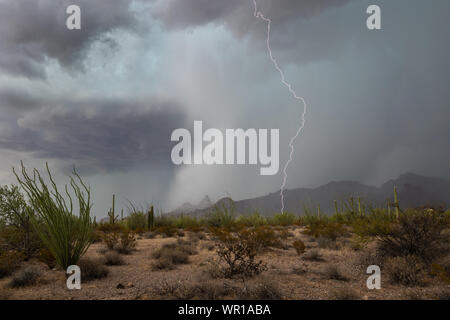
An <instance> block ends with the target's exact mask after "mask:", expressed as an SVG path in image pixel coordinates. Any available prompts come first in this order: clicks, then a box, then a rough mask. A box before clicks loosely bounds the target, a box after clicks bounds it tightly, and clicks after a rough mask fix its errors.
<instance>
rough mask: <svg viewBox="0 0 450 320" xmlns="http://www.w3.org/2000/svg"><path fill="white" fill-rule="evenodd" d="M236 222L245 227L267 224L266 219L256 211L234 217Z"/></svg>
mask: <svg viewBox="0 0 450 320" xmlns="http://www.w3.org/2000/svg"><path fill="white" fill-rule="evenodd" d="M236 223H238V224H240V225H243V226H246V227H259V226H264V225H266V224H267V219H266V218H264V217H263V216H261V215H260V214H259V213H258V212H255V213H252V214H251V215H242V216H240V217H239V218H237V219H236Z"/></svg>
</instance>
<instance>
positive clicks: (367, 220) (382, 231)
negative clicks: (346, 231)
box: [351, 211, 395, 237]
mask: <svg viewBox="0 0 450 320" xmlns="http://www.w3.org/2000/svg"><path fill="white" fill-rule="evenodd" d="M394 223H395V216H394V215H392V214H391V215H389V214H388V213H386V212H384V211H375V213H373V214H371V215H369V216H366V217H359V218H358V219H354V220H353V221H352V223H351V227H352V230H353V232H354V233H355V234H357V235H359V236H361V237H375V236H383V235H387V234H389V232H390V231H391V229H392V226H393V225H394Z"/></svg>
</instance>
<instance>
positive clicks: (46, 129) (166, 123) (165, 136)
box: [0, 99, 185, 172]
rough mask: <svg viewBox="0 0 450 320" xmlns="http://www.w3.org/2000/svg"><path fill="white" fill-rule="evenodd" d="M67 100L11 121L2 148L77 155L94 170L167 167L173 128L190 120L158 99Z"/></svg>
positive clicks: (52, 156)
mask: <svg viewBox="0 0 450 320" xmlns="http://www.w3.org/2000/svg"><path fill="white" fill-rule="evenodd" d="M75 105H77V106H78V108H75ZM145 105H148V104H145ZM65 106H69V107H68V108H66V107H65V108H64V109H59V108H54V109H53V110H48V109H47V108H43V109H42V110H40V111H38V112H37V113H32V114H28V115H27V116H26V117H24V118H21V119H19V120H18V121H17V122H16V123H14V124H13V125H9V130H7V132H6V133H4V134H3V136H0V148H2V149H8V150H14V151H24V152H32V153H33V154H34V155H35V156H37V157H40V158H50V159H58V160H66V163H67V161H68V162H71V161H76V162H77V166H82V167H83V166H85V167H90V168H91V169H93V170H92V171H95V170H96V169H97V170H100V171H107V172H108V171H117V170H119V171H121V170H129V169H130V168H132V167H136V166H146V165H151V166H156V167H160V166H164V167H167V166H168V165H170V163H171V162H170V151H171V141H170V135H171V132H172V131H173V130H174V129H176V128H179V127H183V125H185V123H184V120H185V117H184V114H183V113H181V112H179V111H177V110H178V108H176V106H174V105H172V104H170V103H165V102H154V103H153V105H152V110H150V111H144V110H143V108H142V106H143V104H142V103H141V102H130V101H116V100H115V101H98V100H95V99H94V100H91V101H83V102H78V101H76V102H65ZM9 123H11V121H9ZM3 125H7V124H3Z"/></svg>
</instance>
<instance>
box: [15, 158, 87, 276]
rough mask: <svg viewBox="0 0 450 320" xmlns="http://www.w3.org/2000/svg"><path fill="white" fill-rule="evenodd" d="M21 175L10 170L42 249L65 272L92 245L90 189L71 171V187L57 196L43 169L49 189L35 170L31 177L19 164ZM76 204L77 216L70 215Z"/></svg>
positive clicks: (49, 176) (54, 185)
mask: <svg viewBox="0 0 450 320" xmlns="http://www.w3.org/2000/svg"><path fill="white" fill-rule="evenodd" d="M21 168H22V169H21V176H20V177H19V174H18V173H17V172H16V171H15V169H13V172H14V174H15V176H16V178H17V180H18V181H19V183H20V185H21V187H22V188H23V190H25V192H26V194H27V196H28V198H29V201H30V204H31V206H32V208H33V210H34V212H35V215H36V216H35V217H34V216H33V217H32V219H31V222H32V224H33V227H34V229H35V230H36V232H37V234H38V235H39V237H40V239H41V241H42V242H43V244H44V246H45V247H46V248H47V249H48V250H49V251H50V252H51V253H52V255H53V256H54V257H55V259H56V262H57V264H58V265H59V266H61V267H62V268H63V269H64V270H65V269H67V267H68V266H70V265H76V264H77V262H78V260H79V259H80V257H82V256H83V254H84V253H85V252H86V251H87V249H88V248H89V246H90V244H91V243H92V239H91V235H92V231H93V226H94V225H93V220H92V219H91V216H90V212H91V207H92V204H91V197H90V189H89V188H88V187H87V186H86V185H85V184H84V183H83V181H82V180H81V178H80V176H79V175H78V174H77V173H76V171H75V170H74V172H73V176H70V187H71V190H72V195H71V193H70V192H69V188H68V187H67V186H66V187H65V196H66V198H65V197H64V196H63V195H62V194H61V193H60V191H59V189H58V187H57V185H56V182H55V181H54V180H53V177H52V174H51V172H50V169H49V167H48V164H47V166H46V168H47V173H48V178H49V181H50V187H49V186H48V185H47V183H46V182H45V181H44V179H43V178H42V176H41V174H40V173H39V171H38V170H37V169H34V170H33V174H32V176H30V175H29V174H28V172H27V171H26V169H25V167H24V165H23V163H21ZM74 198H75V200H76V201H77V207H78V209H79V214H78V215H75V214H73V208H74V205H73V200H74Z"/></svg>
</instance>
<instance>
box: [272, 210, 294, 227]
mask: <svg viewBox="0 0 450 320" xmlns="http://www.w3.org/2000/svg"><path fill="white" fill-rule="evenodd" d="M296 220H297V217H296V216H295V215H294V214H292V213H288V212H286V213H277V214H275V215H273V217H271V218H270V219H269V223H270V224H272V225H275V226H292V225H293V224H295V222H296Z"/></svg>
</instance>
